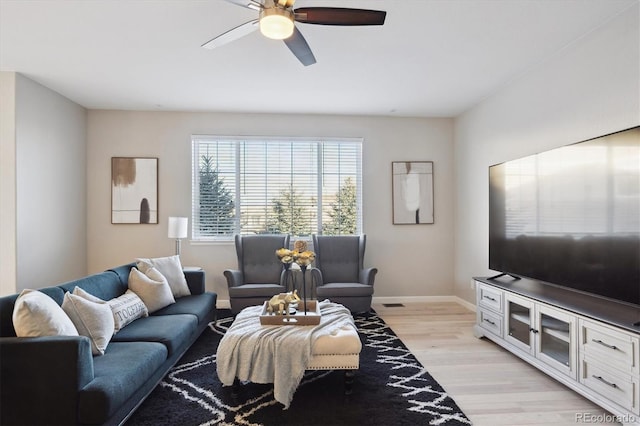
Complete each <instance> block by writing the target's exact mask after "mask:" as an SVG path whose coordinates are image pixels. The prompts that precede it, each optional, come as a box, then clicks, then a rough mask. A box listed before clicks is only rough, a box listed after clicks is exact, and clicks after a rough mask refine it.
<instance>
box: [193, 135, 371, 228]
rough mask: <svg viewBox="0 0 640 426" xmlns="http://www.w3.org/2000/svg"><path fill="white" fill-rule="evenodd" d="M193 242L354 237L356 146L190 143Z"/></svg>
mask: <svg viewBox="0 0 640 426" xmlns="http://www.w3.org/2000/svg"><path fill="white" fill-rule="evenodd" d="M192 145H193V163H192V164H193V180H192V203H193V204H192V216H193V217H192V222H191V223H192V227H193V229H192V235H193V238H194V239H195V240H224V239H230V238H232V237H233V235H234V234H237V233H240V234H263V233H287V234H291V235H293V236H300V237H304V236H309V235H311V234H331V235H340V234H356V233H359V232H360V230H361V227H362V214H361V211H362V209H361V204H362V203H361V198H362V197H361V193H362V190H361V189H362V182H361V181H362V176H361V175H362V173H361V152H362V140H361V139H334V140H318V139H300V138H261V137H228V136H225V137H221V136H202V135H198V136H193V137H192Z"/></svg>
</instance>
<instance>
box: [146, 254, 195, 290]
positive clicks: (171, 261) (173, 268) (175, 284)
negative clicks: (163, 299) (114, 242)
mask: <svg viewBox="0 0 640 426" xmlns="http://www.w3.org/2000/svg"><path fill="white" fill-rule="evenodd" d="M136 266H137V267H138V269H139V270H140V271H142V272H143V273H145V274H146V273H147V270H148V269H149V268H151V267H154V268H156V269H157V270H158V272H160V273H161V274H162V275H164V277H165V278H166V279H167V282H168V283H169V287H171V293H173V297H175V298H178V297H182V296H190V295H191V291H190V290H189V286H188V285H187V279H186V278H185V276H184V272H183V271H182V265H181V264H180V256H178V255H175V256H169V257H157V258H155V259H136Z"/></svg>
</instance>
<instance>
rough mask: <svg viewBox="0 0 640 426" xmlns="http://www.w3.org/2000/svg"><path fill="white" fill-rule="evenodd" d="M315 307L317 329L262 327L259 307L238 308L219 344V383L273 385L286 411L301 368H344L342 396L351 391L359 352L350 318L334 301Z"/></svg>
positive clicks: (349, 314)
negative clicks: (318, 320) (318, 319)
mask: <svg viewBox="0 0 640 426" xmlns="http://www.w3.org/2000/svg"><path fill="white" fill-rule="evenodd" d="M319 306H320V313H321V315H322V317H321V320H320V324H318V325H317V326H301V325H279V326H273V325H261V324H260V319H259V315H260V312H261V310H262V307H260V306H256V307H249V308H245V309H243V310H242V311H241V312H240V313H239V314H238V316H237V317H236V319H235V321H234V322H233V324H231V326H230V327H229V329H228V330H227V332H226V333H225V335H224V337H223V338H222V340H221V341H220V345H219V346H218V352H217V357H216V358H217V372H218V377H219V378H220V381H221V382H222V384H223V385H225V386H233V385H235V386H237V385H238V381H250V382H254V383H273V384H274V397H275V399H276V400H277V401H279V402H281V403H282V404H283V405H284V406H285V407H288V406H289V403H290V402H291V399H292V398H293V393H294V392H295V389H296V388H297V386H298V384H299V382H300V379H301V378H302V374H303V373H304V371H305V370H345V371H346V373H345V392H346V393H351V382H352V378H353V373H354V371H355V370H357V369H358V368H359V366H360V350H361V349H362V343H361V342H360V337H359V336H358V331H357V329H356V326H355V323H354V321H353V317H352V316H351V313H350V312H349V310H348V309H346V308H345V307H344V306H342V305H339V304H337V303H331V302H329V301H324V302H320V303H319ZM309 346H310V353H309ZM276 354H278V355H277V356H276ZM292 378H294V379H292ZM235 386H234V387H235Z"/></svg>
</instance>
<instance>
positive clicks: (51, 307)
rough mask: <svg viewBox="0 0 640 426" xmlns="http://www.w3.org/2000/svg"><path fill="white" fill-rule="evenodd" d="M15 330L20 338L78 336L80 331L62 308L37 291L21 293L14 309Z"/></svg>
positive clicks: (28, 290) (27, 290)
mask: <svg viewBox="0 0 640 426" xmlns="http://www.w3.org/2000/svg"><path fill="white" fill-rule="evenodd" d="M12 319H13V328H14V329H15V331H16V335H17V336H18V337H43V336H77V335H78V330H76V327H75V325H73V322H72V321H71V319H69V317H68V316H67V314H66V313H65V312H64V311H63V310H62V308H61V307H60V306H59V305H58V304H57V303H56V302H55V301H54V300H53V299H52V298H50V297H49V296H47V295H46V294H44V293H41V292H39V291H37V290H30V289H26V290H23V291H22V292H21V293H20V296H18V299H17V300H16V303H15V305H14V307H13V318H12Z"/></svg>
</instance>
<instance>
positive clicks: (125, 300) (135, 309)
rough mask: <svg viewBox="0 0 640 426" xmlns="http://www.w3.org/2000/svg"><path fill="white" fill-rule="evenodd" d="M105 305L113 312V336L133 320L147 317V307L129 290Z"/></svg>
mask: <svg viewBox="0 0 640 426" xmlns="http://www.w3.org/2000/svg"><path fill="white" fill-rule="evenodd" d="M107 304H108V305H109V306H110V307H111V311H112V312H113V321H114V323H115V327H114V332H113V334H115V333H117V332H118V331H120V330H122V329H123V328H124V327H125V326H126V325H128V324H130V323H131V322H133V321H134V320H137V319H138V318H142V317H148V316H149V311H148V310H147V306H146V305H145V304H144V302H143V301H142V299H140V297H139V296H138V295H137V294H135V293H134V292H132V291H131V290H127V292H126V293H125V294H123V295H122V296H119V297H116V298H115V299H111V300H109V301H108V302H107Z"/></svg>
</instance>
